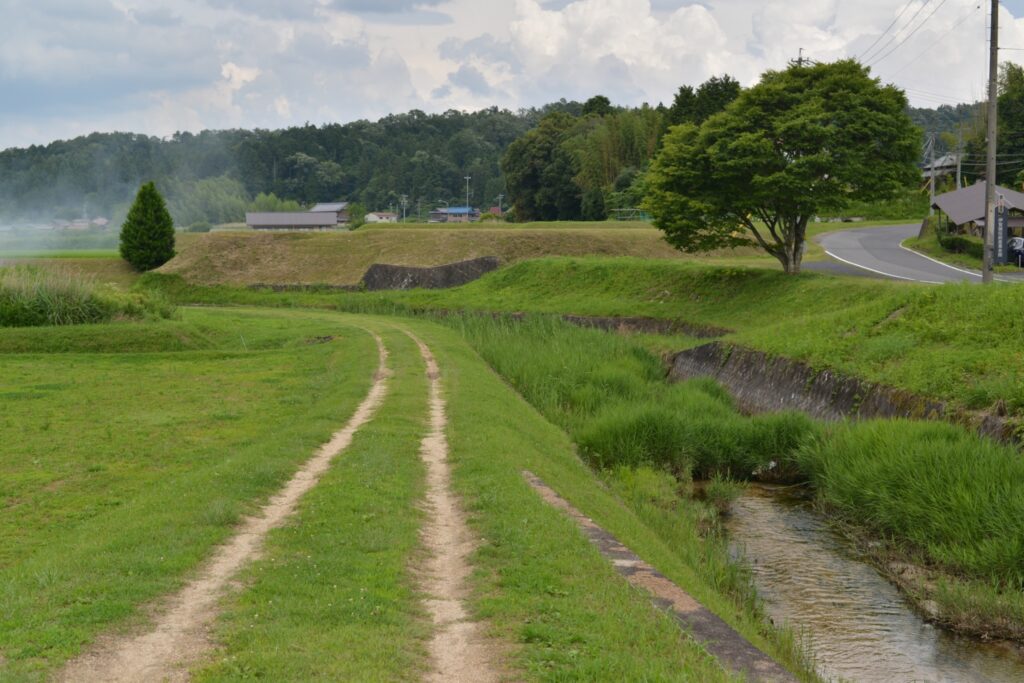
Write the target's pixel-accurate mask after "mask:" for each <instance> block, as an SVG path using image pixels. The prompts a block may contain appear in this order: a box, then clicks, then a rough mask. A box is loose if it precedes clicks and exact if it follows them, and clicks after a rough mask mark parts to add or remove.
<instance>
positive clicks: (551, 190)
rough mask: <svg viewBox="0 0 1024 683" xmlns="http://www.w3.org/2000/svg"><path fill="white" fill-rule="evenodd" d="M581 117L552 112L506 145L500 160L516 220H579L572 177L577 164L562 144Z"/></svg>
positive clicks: (579, 200) (579, 196)
mask: <svg viewBox="0 0 1024 683" xmlns="http://www.w3.org/2000/svg"><path fill="white" fill-rule="evenodd" d="M579 125H580V120H579V119H578V118H576V117H574V116H571V115H569V114H566V113H563V112H554V113H552V114H548V115H547V116H545V117H544V118H543V119H541V121H540V124H539V125H538V126H537V127H536V128H534V129H533V130H531V131H529V132H527V133H526V134H525V135H523V136H522V137H521V138H519V139H518V140H516V141H515V142H513V143H512V144H511V145H509V147H508V150H507V151H506V152H505V156H504V157H502V160H501V169H502V171H503V172H504V174H505V181H506V183H507V185H508V192H509V195H511V196H512V198H513V207H514V211H515V216H516V220H517V221H537V220H578V219H579V218H580V215H581V211H582V192H581V191H580V188H579V186H578V185H576V184H575V183H574V182H573V178H574V177H575V176H576V174H577V173H578V172H579V163H578V162H577V160H576V159H575V157H573V155H572V153H571V152H570V151H569V150H567V149H566V148H565V146H564V143H565V142H566V140H568V139H569V138H570V137H571V136H572V135H573V134H574V132H575V131H576V129H577V127H578V126H579Z"/></svg>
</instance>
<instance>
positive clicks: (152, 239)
mask: <svg viewBox="0 0 1024 683" xmlns="http://www.w3.org/2000/svg"><path fill="white" fill-rule="evenodd" d="M121 258H123V259H124V260H125V261H127V262H128V263H130V264H131V265H132V267H133V268H135V269H136V270H139V271H146V270H153V269H154V268H159V267H160V266H162V265H163V264H165V263H167V262H168V261H170V260H171V259H172V258H174V221H172V220H171V214H170V213H169V212H168V211H167V204H166V203H165V202H164V198H163V197H162V196H160V193H159V192H158V191H157V189H156V185H155V184H153V183H152V182H148V183H145V184H144V185H142V187H140V188H139V192H138V194H137V195H135V202H134V203H133V204H132V208H130V209H129V210H128V217H127V218H126V219H125V221H124V225H122V226H121Z"/></svg>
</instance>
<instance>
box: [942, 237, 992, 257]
mask: <svg viewBox="0 0 1024 683" xmlns="http://www.w3.org/2000/svg"><path fill="white" fill-rule="evenodd" d="M939 244H940V245H942V248H943V249H945V250H946V251H950V252H953V253H954V254H967V255H968V256H972V257H974V258H978V259H980V258H982V257H983V256H984V250H985V244H984V243H983V242H982V241H981V240H980V239H978V238H977V237H971V236H969V235H941V234H940V235H939Z"/></svg>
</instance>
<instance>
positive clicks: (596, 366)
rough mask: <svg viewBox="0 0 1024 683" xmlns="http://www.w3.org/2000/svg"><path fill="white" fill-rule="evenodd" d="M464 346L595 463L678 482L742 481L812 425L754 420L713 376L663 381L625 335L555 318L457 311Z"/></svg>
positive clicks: (789, 419)
mask: <svg viewBox="0 0 1024 683" xmlns="http://www.w3.org/2000/svg"><path fill="white" fill-rule="evenodd" d="M455 324H457V325H459V326H460V327H461V329H462V332H463V334H464V335H465V336H466V337H467V338H468V339H469V341H470V343H471V344H472V345H473V346H474V347H475V348H476V349H477V350H478V351H479V352H480V354H481V355H482V356H483V357H484V358H485V359H486V360H487V361H488V363H490V364H491V366H492V367H494V368H495V370H497V371H498V373H499V374H501V375H503V376H504V377H506V378H507V379H508V380H509V381H510V382H511V383H512V384H513V386H515V387H516V389H517V390H518V391H519V392H520V393H522V394H523V395H524V396H525V397H526V399H527V400H528V401H530V402H531V403H532V404H533V405H534V406H536V407H537V408H538V409H539V410H540V411H541V413H543V414H544V415H545V416H546V417H547V418H548V419H550V420H552V421H553V422H555V423H556V424H558V425H560V426H562V427H563V428H564V429H565V430H566V431H567V432H569V434H570V435H572V436H573V438H574V440H575V441H576V442H577V444H578V445H579V446H580V449H581V452H582V453H583V454H584V456H585V457H587V458H588V459H589V460H590V461H591V463H592V464H594V465H595V466H596V467H598V468H601V469H610V468H614V467H617V466H619V465H627V466H631V467H637V466H641V465H651V466H656V467H663V468H667V469H669V470H671V471H672V472H673V473H674V474H675V475H676V476H678V477H680V478H681V479H684V480H688V479H690V477H691V476H694V475H695V476H699V477H711V476H712V475H714V474H723V475H728V476H731V477H735V478H748V477H750V476H751V474H752V473H753V471H754V470H757V469H761V468H765V467H766V466H767V465H769V464H770V463H772V462H776V463H782V462H791V461H792V457H791V456H792V453H793V452H794V451H795V449H796V448H797V447H798V446H799V445H800V443H801V442H802V441H804V440H805V439H806V438H808V437H809V436H810V435H813V434H815V433H817V431H818V426H817V425H816V424H815V423H814V422H813V421H812V420H810V419H808V418H807V417H805V416H804V415H802V414H799V413H778V414H772V415H762V416H757V417H754V418H749V417H745V416H743V415H741V414H739V413H738V412H737V411H736V408H735V406H734V405H733V402H732V399H731V398H730V397H729V395H728V394H727V393H726V392H725V390H723V389H722V388H721V387H720V386H719V385H718V384H716V383H715V382H713V381H711V380H692V381H689V382H682V383H679V384H668V383H667V382H666V381H665V371H664V368H663V367H662V363H661V361H660V360H659V359H658V358H657V357H655V356H654V355H653V354H651V353H650V352H649V351H647V350H646V349H644V348H643V347H641V346H640V345H638V344H637V343H635V342H634V341H632V340H631V339H629V338H628V337H623V336H619V335H611V334H607V333H605V332H599V331H596V330H589V329H582V328H578V327H574V326H571V325H568V324H567V323H564V322H562V321H560V320H557V319H554V318H551V317H528V318H526V319H523V320H510V319H504V320H502V319H498V320H494V319H491V318H487V317H469V316H467V317H463V318H460V319H458V320H457V321H455Z"/></svg>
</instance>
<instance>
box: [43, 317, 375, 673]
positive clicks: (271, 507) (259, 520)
mask: <svg viewBox="0 0 1024 683" xmlns="http://www.w3.org/2000/svg"><path fill="white" fill-rule="evenodd" d="M371 334H372V335H373V338H374V340H375V341H376V343H377V353H378V359H379V367H378V370H377V373H376V375H375V376H374V379H373V384H372V386H371V387H370V391H369V393H367V395H366V397H365V398H364V399H363V401H362V403H360V404H359V407H358V408H356V411H355V413H354V414H353V415H352V417H351V418H349V420H348V423H347V424H346V425H345V426H344V427H343V428H342V429H341V430H339V431H337V432H335V433H334V435H333V436H332V437H331V439H330V440H329V441H328V442H327V443H325V444H324V445H323V446H321V447H320V448H319V449H318V450H317V452H316V454H314V455H313V457H312V458H310V459H309V460H307V461H306V462H305V463H304V464H303V465H302V466H301V467H300V468H299V470H298V471H297V472H296V473H295V474H294V475H293V476H292V478H291V479H290V480H289V481H288V483H286V484H285V485H284V487H282V488H281V489H280V490H279V491H278V492H277V493H276V494H274V496H273V497H272V498H271V499H270V500H269V501H268V502H267V504H266V505H264V506H263V508H262V509H261V510H260V511H259V513H258V514H256V515H254V516H252V517H247V518H246V519H244V520H243V522H242V524H241V526H240V528H239V529H238V530H237V531H236V532H235V534H234V535H233V536H232V537H231V538H230V539H229V540H228V541H227V542H226V543H225V544H224V545H222V546H219V547H218V548H217V549H216V550H215V551H214V553H213V555H212V556H211V557H210V558H209V559H208V560H207V561H206V563H205V565H204V566H203V567H202V568H201V569H200V571H199V575H198V576H197V577H196V578H195V579H193V580H192V581H190V582H189V583H188V584H187V585H185V587H184V588H182V589H181V590H179V591H178V592H177V593H175V594H174V595H172V596H170V597H169V598H166V599H165V601H161V602H160V603H159V604H158V607H157V608H156V610H155V611H156V612H157V615H156V617H155V618H154V623H153V625H152V626H151V627H150V628H149V630H148V631H146V632H145V633H142V634H129V635H124V636H105V637H101V638H100V639H99V640H98V641H97V643H96V644H95V646H94V647H93V648H91V649H90V650H89V651H87V652H86V653H84V654H82V655H80V656H79V657H77V658H76V659H74V660H72V661H71V662H69V663H68V665H67V666H66V667H65V668H64V670H63V671H62V672H61V673H60V674H58V676H57V680H59V681H66V682H69V683H70V682H74V683H90V682H92V681H104V682H107V681H109V682H122V681H123V682H129V681H131V682H134V681H186V680H188V677H189V676H188V666H189V665H191V664H193V663H195V662H197V661H199V660H200V658H201V657H202V655H203V654H205V653H206V652H208V651H209V650H210V649H212V647H213V642H212V640H211V638H210V635H209V627H210V625H211V624H212V622H213V620H214V619H215V618H216V616H217V614H218V609H217V602H218V601H219V600H220V598H221V597H222V596H223V595H224V594H225V591H226V589H227V588H228V586H229V583H230V581H231V579H232V577H233V576H234V575H235V574H236V573H237V572H238V570H239V569H241V568H242V567H243V566H244V565H245V564H246V563H248V562H250V561H251V560H253V559H254V558H255V557H256V556H257V554H258V553H259V551H260V549H261V547H262V544H263V540H264V539H265V538H266V536H267V533H268V532H270V530H271V529H273V528H275V527H278V526H280V525H281V524H282V523H284V521H285V520H286V519H287V518H288V517H289V516H290V515H291V514H292V513H293V512H294V511H295V508H296V505H297V504H298V502H299V499H300V498H301V497H302V495H303V494H304V493H306V492H307V491H309V490H310V489H311V488H313V487H314V486H315V485H316V483H317V482H318V481H319V479H320V477H321V476H323V474H324V473H325V472H326V471H327V469H328V468H329V467H330V466H331V462H332V461H333V460H334V458H335V457H337V456H338V455H339V454H340V453H341V452H342V451H344V450H345V449H346V448H348V446H349V444H350V443H351V442H352V438H353V436H354V435H355V433H356V431H357V430H358V429H359V428H360V427H362V426H363V425H365V424H366V423H367V422H369V421H370V419H372V417H373V415H374V413H375V412H376V410H377V408H378V407H379V406H380V405H381V403H382V402H383V400H384V396H385V395H386V393H387V379H388V377H389V371H388V369H387V358H388V352H387V349H386V348H385V346H384V342H383V341H382V340H381V338H380V337H379V336H378V335H376V334H373V333H371Z"/></svg>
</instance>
